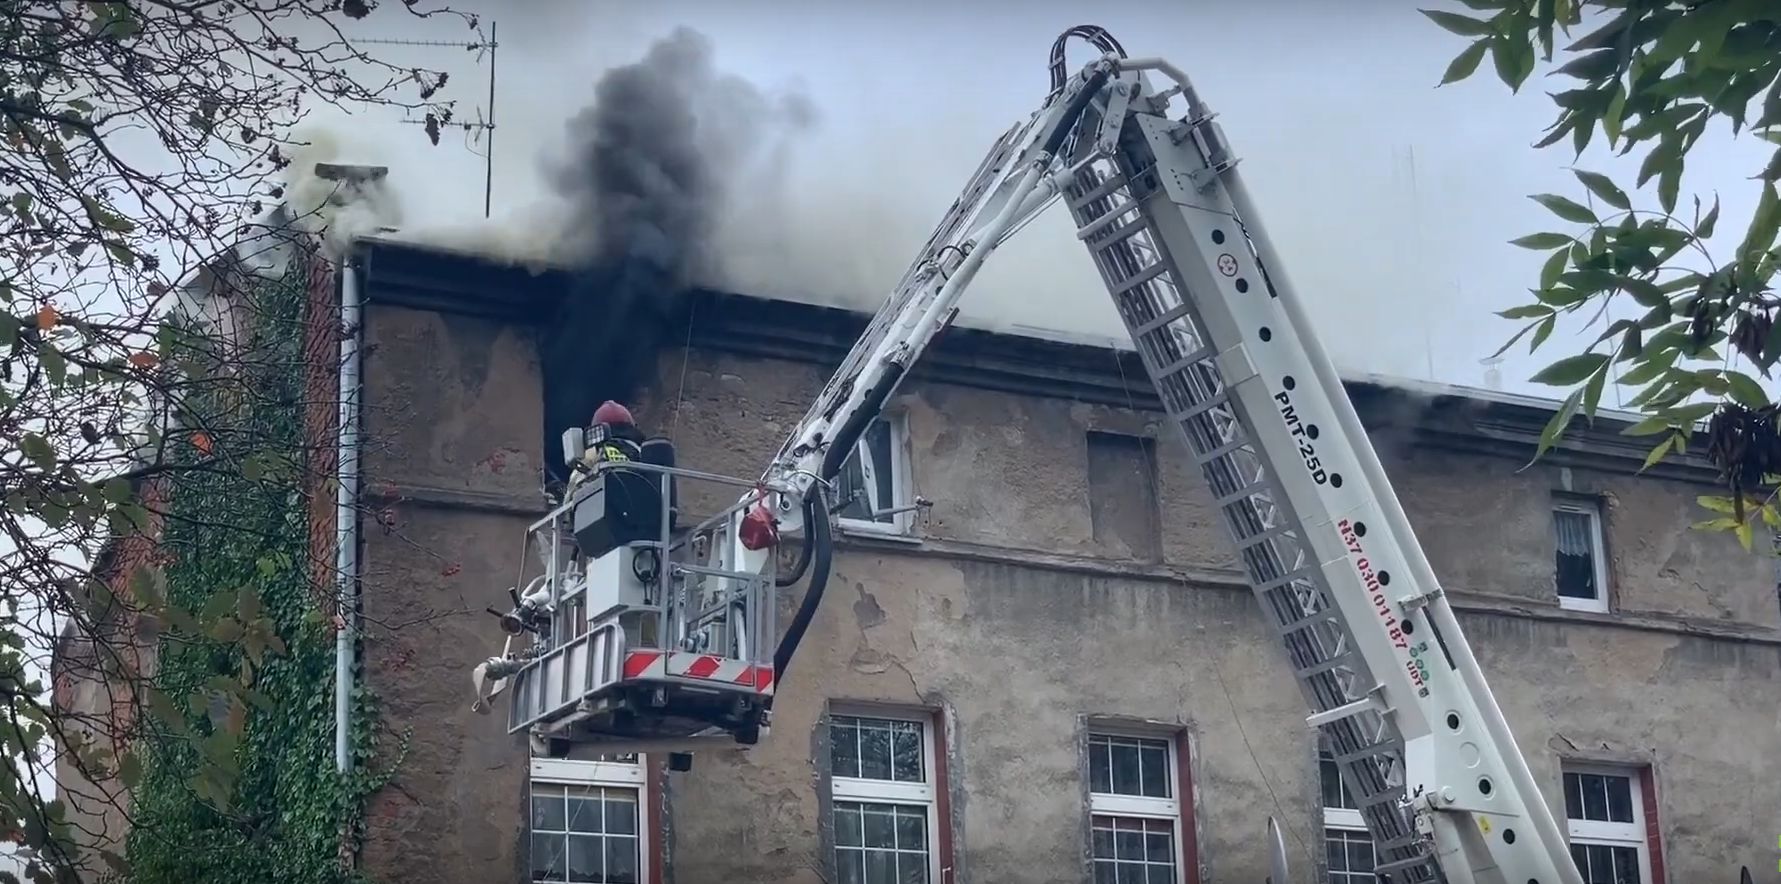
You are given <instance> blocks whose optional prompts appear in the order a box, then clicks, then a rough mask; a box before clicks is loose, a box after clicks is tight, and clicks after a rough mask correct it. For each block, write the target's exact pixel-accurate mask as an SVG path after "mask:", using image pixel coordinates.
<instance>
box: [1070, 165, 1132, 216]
mask: <svg viewBox="0 0 1781 884" xmlns="http://www.w3.org/2000/svg"><path fill="white" fill-rule="evenodd" d="M1125 183H1126V182H1125V174H1124V173H1118V174H1115V175H1114V176H1113V177H1111V178H1108V179H1107V180H1105V181H1102V182H1101V183H1100V184H1097V185H1095V188H1094V189H1093V190H1091V191H1089V192H1087V193H1085V194H1083V195H1082V196H1080V197H1077V198H1076V199H1073V200H1071V201H1070V208H1071V209H1080V208H1082V207H1083V206H1086V205H1088V204H1089V203H1092V202H1094V201H1095V200H1098V199H1105V198H1107V197H1109V196H1112V195H1113V192H1114V191H1116V190H1118V189H1120V188H1121V187H1124V186H1125Z"/></svg>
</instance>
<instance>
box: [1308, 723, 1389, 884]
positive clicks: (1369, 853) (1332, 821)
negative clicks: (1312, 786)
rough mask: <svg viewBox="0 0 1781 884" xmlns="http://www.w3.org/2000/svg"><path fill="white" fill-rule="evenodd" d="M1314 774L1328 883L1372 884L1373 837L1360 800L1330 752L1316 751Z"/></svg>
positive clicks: (1373, 880) (1373, 878)
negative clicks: (1319, 792)
mask: <svg viewBox="0 0 1781 884" xmlns="http://www.w3.org/2000/svg"><path fill="white" fill-rule="evenodd" d="M1317 773H1318V780H1319V786H1320V787H1321V789H1322V792H1323V848H1324V861H1325V863H1326V864H1327V865H1328V869H1329V876H1330V877H1329V881H1330V884H1373V882H1375V881H1376V880H1377V878H1376V877H1375V876H1374V873H1373V864H1374V861H1375V859H1376V857H1375V855H1374V850H1373V836H1372V835H1371V834H1369V833H1368V832H1367V824H1366V822H1365V821H1363V820H1362V819H1361V815H1360V802H1358V801H1356V800H1355V799H1354V794H1353V793H1351V792H1349V791H1348V784H1347V783H1344V782H1342V772H1341V770H1340V769H1339V768H1337V767H1336V761H1335V758H1334V757H1333V756H1331V755H1330V754H1329V753H1327V752H1319V753H1318V754H1317Z"/></svg>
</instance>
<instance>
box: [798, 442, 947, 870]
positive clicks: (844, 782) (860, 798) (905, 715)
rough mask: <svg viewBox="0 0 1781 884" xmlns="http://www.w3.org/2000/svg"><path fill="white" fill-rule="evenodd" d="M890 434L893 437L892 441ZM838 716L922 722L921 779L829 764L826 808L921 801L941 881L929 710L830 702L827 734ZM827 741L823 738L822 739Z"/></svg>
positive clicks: (931, 865) (931, 866) (831, 811)
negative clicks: (845, 770)
mask: <svg viewBox="0 0 1781 884" xmlns="http://www.w3.org/2000/svg"><path fill="white" fill-rule="evenodd" d="M894 438H895V437H893V441H894ZM837 716H840V717H846V718H871V719H877V720H879V721H908V722H913V723H915V724H917V725H920V726H921V765H922V767H921V769H922V781H921V782H919V783H898V782H892V781H890V780H872V779H866V778H863V777H838V776H835V775H834V773H833V769H832V768H830V775H829V798H830V801H829V807H827V808H825V812H826V813H827V814H828V816H829V818H830V819H831V820H833V819H834V815H835V808H834V802H836V801H854V802H860V803H865V804H903V805H921V807H922V808H923V810H924V811H925V812H926V814H927V827H928V831H927V844H928V881H929V882H930V884H940V880H941V878H940V873H941V867H940V800H939V795H940V793H939V789H938V787H937V786H936V785H935V783H934V779H935V776H936V775H937V774H938V773H939V769H938V768H937V767H936V766H935V764H936V759H937V753H936V752H935V748H936V747H935V746H934V732H935V728H934V717H933V715H932V714H930V713H927V712H921V711H912V710H906V709H885V708H880V707H875V706H861V705H853V704H846V705H841V704H837V705H832V706H830V707H829V712H828V716H827V717H826V720H825V721H824V723H823V727H824V728H825V729H830V730H829V731H828V733H829V735H831V736H832V735H833V730H832V727H833V725H834V720H835V718H836V717H837ZM825 745H826V741H825ZM829 752H830V754H829V755H828V756H826V757H824V759H823V766H824V767H825V768H829V765H830V764H831V760H830V759H832V758H833V757H834V756H833V752H834V750H833V749H832V748H831V749H830V750H829ZM837 849H838V848H837V846H836V845H830V847H829V854H830V858H831V859H833V858H834V857H835V854H836V850H837Z"/></svg>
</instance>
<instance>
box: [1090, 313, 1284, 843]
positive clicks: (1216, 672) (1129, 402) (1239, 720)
mask: <svg viewBox="0 0 1781 884" xmlns="http://www.w3.org/2000/svg"><path fill="white" fill-rule="evenodd" d="M1113 367H1114V369H1115V370H1117V371H1118V372H1119V388H1120V391H1121V392H1123V393H1125V400H1126V408H1127V409H1128V410H1130V411H1131V412H1132V413H1133V414H1137V413H1138V403H1137V400H1136V399H1134V398H1133V397H1132V385H1131V382H1130V380H1129V378H1128V377H1127V376H1126V372H1125V362H1124V361H1123V360H1121V359H1120V353H1119V350H1118V349H1117V348H1115V349H1114V351H1113ZM1153 441H1154V440H1153ZM1153 450H1154V449H1153ZM1141 462H1142V464H1143V466H1144V472H1145V473H1146V474H1147V475H1148V477H1149V479H1150V482H1151V486H1152V487H1154V488H1155V489H1156V496H1157V511H1158V512H1161V511H1162V498H1163V477H1162V469H1161V468H1160V467H1156V468H1155V469H1154V471H1153V467H1154V466H1156V465H1155V462H1154V461H1153V460H1151V459H1144V460H1142V461H1141ZM1180 585H1181V586H1182V587H1183V588H1187V586H1188V583H1187V580H1185V579H1183V580H1182V581H1181V583H1180ZM1206 660H1207V662H1209V663H1211V664H1212V675H1213V677H1214V678H1217V679H1218V689H1219V690H1220V691H1223V692H1224V702H1225V705H1226V706H1229V707H1230V710H1231V723H1232V724H1235V725H1236V726H1237V735H1238V736H1240V737H1242V738H1243V749H1244V751H1246V752H1248V753H1249V761H1250V763H1252V764H1254V765H1255V772H1256V773H1257V774H1259V775H1260V776H1261V778H1262V787H1263V788H1265V789H1267V790H1268V798H1269V800H1271V801H1273V802H1274V810H1275V812H1277V813H1279V814H1280V816H1279V819H1278V821H1279V823H1280V826H1281V827H1282V828H1284V829H1286V831H1287V833H1288V834H1290V835H1292V840H1294V841H1297V842H1298V844H1299V849H1300V850H1302V851H1304V853H1305V857H1306V859H1308V860H1310V862H1311V864H1312V867H1313V868H1315V867H1316V865H1317V854H1315V853H1313V852H1312V850H1311V845H1310V844H1308V843H1306V841H1305V839H1304V837H1302V836H1301V835H1300V834H1299V831H1298V828H1297V827H1295V826H1294V825H1292V822H1291V820H1292V818H1293V817H1292V815H1291V814H1289V813H1287V812H1286V807H1285V806H1284V805H1282V804H1281V803H1280V796H1279V795H1278V794H1276V793H1275V792H1274V784H1273V783H1272V782H1271V781H1269V779H1268V771H1267V769H1266V768H1264V767H1263V766H1262V759H1261V756H1260V755H1258V754H1257V753H1256V751H1255V746H1254V745H1252V744H1251V743H1250V742H1249V729H1248V728H1245V727H1244V726H1243V716H1242V715H1241V714H1240V713H1238V712H1237V701H1236V700H1235V699H1234V698H1232V697H1231V688H1230V686H1229V685H1228V684H1226V683H1225V680H1224V671H1223V670H1222V669H1221V668H1220V667H1219V665H1218V653H1217V652H1216V651H1215V650H1214V651H1211V652H1210V653H1207V654H1206Z"/></svg>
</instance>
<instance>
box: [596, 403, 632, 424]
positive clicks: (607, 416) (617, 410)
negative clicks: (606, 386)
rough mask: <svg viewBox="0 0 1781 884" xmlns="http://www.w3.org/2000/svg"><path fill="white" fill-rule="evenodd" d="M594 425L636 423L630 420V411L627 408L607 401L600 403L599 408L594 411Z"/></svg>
mask: <svg viewBox="0 0 1781 884" xmlns="http://www.w3.org/2000/svg"><path fill="white" fill-rule="evenodd" d="M594 423H596V424H634V423H636V421H633V420H632V419H631V410H630V409H629V408H626V407H624V406H623V405H620V404H618V403H617V402H614V401H612V400H611V399H608V400H606V401H605V402H602V403H600V407H599V408H596V409H594Z"/></svg>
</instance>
